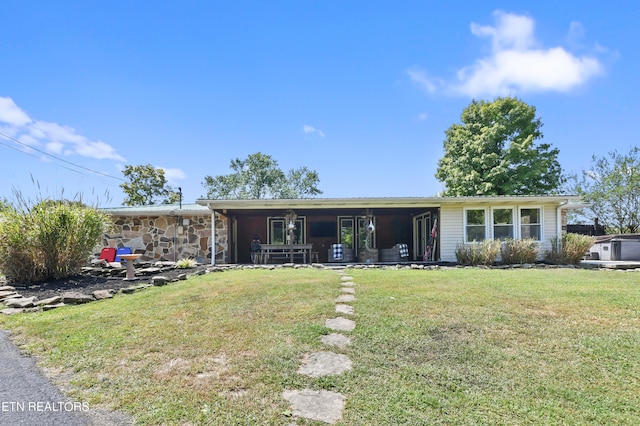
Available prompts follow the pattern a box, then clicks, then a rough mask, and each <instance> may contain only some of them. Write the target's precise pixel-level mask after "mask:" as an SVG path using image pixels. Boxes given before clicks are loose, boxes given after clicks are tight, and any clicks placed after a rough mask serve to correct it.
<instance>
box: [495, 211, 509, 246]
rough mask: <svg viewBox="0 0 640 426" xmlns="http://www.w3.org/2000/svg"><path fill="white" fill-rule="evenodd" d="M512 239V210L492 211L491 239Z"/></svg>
mask: <svg viewBox="0 0 640 426" xmlns="http://www.w3.org/2000/svg"><path fill="white" fill-rule="evenodd" d="M508 238H513V209H493V239H494V240H506V239H508Z"/></svg>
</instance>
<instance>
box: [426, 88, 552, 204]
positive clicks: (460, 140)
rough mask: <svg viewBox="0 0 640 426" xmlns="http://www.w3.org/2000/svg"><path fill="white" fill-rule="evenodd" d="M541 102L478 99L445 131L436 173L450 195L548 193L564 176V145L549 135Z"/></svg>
mask: <svg viewBox="0 0 640 426" xmlns="http://www.w3.org/2000/svg"><path fill="white" fill-rule="evenodd" d="M535 115H536V110H535V107H533V106H530V105H528V104H526V103H525V102H523V101H521V100H519V99H516V98H511V97H506V98H497V99H496V100H494V101H492V102H486V101H475V100H474V101H472V102H471V104H470V105H469V106H467V107H466V108H465V109H464V110H463V112H462V115H461V123H460V124H453V125H452V126H451V127H449V128H448V129H447V130H446V131H445V135H446V139H445V141H444V156H443V157H442V158H441V159H440V160H439V162H438V169H437V171H436V178H437V179H438V180H439V181H440V182H443V183H444V185H445V191H444V195H447V196H473V195H542V194H550V193H554V192H557V191H558V189H559V188H560V186H561V185H562V182H563V177H562V168H561V167H560V163H559V162H558V160H557V157H558V153H559V150H558V149H552V148H551V145H549V144H539V145H536V143H535V141H536V140H538V139H541V138H542V137H543V135H542V132H541V131H540V128H541V127H542V122H541V121H540V119H539V118H536V116H535Z"/></svg>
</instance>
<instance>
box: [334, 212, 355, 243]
mask: <svg viewBox="0 0 640 426" xmlns="http://www.w3.org/2000/svg"><path fill="white" fill-rule="evenodd" d="M338 223H339V224H340V240H339V242H340V243H341V244H344V246H345V247H346V248H350V249H352V248H353V239H354V238H353V237H354V234H355V229H354V226H353V218H352V217H339V218H338Z"/></svg>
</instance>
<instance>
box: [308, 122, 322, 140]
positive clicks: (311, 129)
mask: <svg viewBox="0 0 640 426" xmlns="http://www.w3.org/2000/svg"><path fill="white" fill-rule="evenodd" d="M302 131H303V132H304V134H305V135H309V134H314V133H315V134H317V135H318V136H320V137H321V138H324V137H325V134H324V132H323V131H322V130H320V129H316V128H315V127H313V126H310V125H308V124H305V125H304V126H302Z"/></svg>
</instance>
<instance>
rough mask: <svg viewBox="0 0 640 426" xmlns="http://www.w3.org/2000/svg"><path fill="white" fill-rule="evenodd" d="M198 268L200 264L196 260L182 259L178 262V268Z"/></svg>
mask: <svg viewBox="0 0 640 426" xmlns="http://www.w3.org/2000/svg"><path fill="white" fill-rule="evenodd" d="M196 266H198V262H197V261H196V260H195V259H180V260H178V261H177V262H176V268H178V269H189V268H195V267H196Z"/></svg>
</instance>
